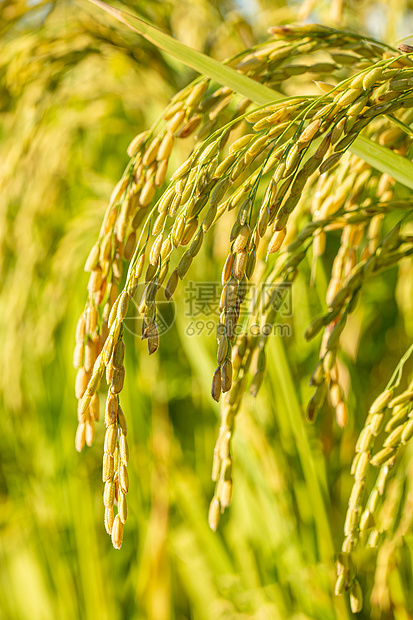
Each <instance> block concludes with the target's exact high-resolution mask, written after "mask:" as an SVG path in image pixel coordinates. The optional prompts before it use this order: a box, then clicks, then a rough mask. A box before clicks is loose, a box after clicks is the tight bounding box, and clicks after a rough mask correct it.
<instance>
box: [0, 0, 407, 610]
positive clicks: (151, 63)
mask: <svg viewBox="0 0 413 620" xmlns="http://www.w3.org/2000/svg"><path fill="white" fill-rule="evenodd" d="M124 4H125V5H129V6H130V7H132V8H134V9H135V10H137V11H138V13H139V14H140V15H142V16H143V17H144V18H147V19H148V20H149V21H151V22H152V23H154V24H156V25H158V26H159V27H160V28H162V29H163V30H164V31H166V32H169V33H171V34H172V35H173V36H175V37H176V38H178V39H179V40H181V41H183V42H184V43H186V44H188V45H190V46H192V47H194V48H196V49H199V50H201V51H204V52H206V53H208V54H210V55H212V56H213V57H215V58H217V59H220V60H221V59H223V58H225V57H227V56H229V55H232V54H234V53H236V52H237V51H240V50H242V49H244V48H245V47H248V46H250V45H252V44H253V43H254V42H256V41H261V40H264V39H265V38H266V36H267V35H266V30H267V28H268V27H269V26H270V25H272V24H274V25H275V24H282V23H291V22H296V21H304V22H306V21H311V22H313V21H316V22H320V23H324V24H328V25H339V26H340V27H348V28H350V29H352V30H358V31H361V32H363V31H364V32H368V33H369V34H370V35H372V36H375V37H378V38H382V39H383V40H384V41H386V42H388V43H393V42H394V41H396V40H397V39H398V38H400V37H402V36H404V35H406V34H408V33H409V32H411V31H413V3H412V2H408V1H406V0H392V1H390V0H389V2H369V1H363V0H362V1H357V0H354V1H353V2H346V1H345V0H341V1H340V0H335V1H332V2H322V1H317V0H312V1H306V2H293V1H290V2H288V1H287V2H286V1H283V0H272V1H271V0H262V1H261V0H242V1H240V2H235V1H232V0H223V1H218V0H187V1H186V0H174V1H173V2H164V1H160V0H159V1H156V0H153V1H151V2H143V1H139V0H125V1H124ZM0 31H1V38H2V52H1V55H0V196H1V200H0V506H1V509H0V583H1V586H0V617H1V618H5V619H6V618H7V619H10V620H15V619H16V620H17V619H26V618H27V619H29V618H30V620H49V619H50V620H55V619H59V620H65V619H70V620H72V619H73V618H81V619H82V620H83V619H88V620H89V619H90V620H91V619H96V618H99V619H102V620H105V619H109V618H110V619H111V620H112V619H113V620H116V619H119V620H120V619H122V620H123V619H129V618H130V619H139V620H140V619H142V620H144V619H145V620H146V619H147V620H192V619H193V620H213V619H221V618H222V619H229V620H232V619H234V620H236V619H245V620H246V619H257V620H278V619H280V620H284V619H287V618H288V619H289V618H291V619H293V618H294V619H295V620H304V619H310V618H311V619H315V620H324V619H325V620H330V619H341V618H350V617H351V616H352V614H351V612H350V611H349V609H348V605H347V602H346V601H345V600H344V599H343V598H335V597H334V595H333V594H332V588H333V584H334V554H335V553H336V551H337V550H338V549H339V548H340V545H341V539H342V528H343V521H344V515H345V510H346V504H347V498H348V493H349V490H350V488H351V483H352V481H351V477H350V474H349V467H350V463H351V460H352V456H353V449H354V444H355V440H356V437H357V434H358V432H359V430H360V428H361V427H362V426H363V422H364V419H365V415H366V411H367V409H368V406H369V404H370V402H371V401H372V400H373V398H374V397H375V396H376V395H377V394H378V393H380V391H381V390H382V389H383V387H384V386H385V384H386V383H387V380H388V379H389V377H390V374H391V372H392V369H393V368H394V366H395V365H396V363H397V361H398V360H399V358H400V356H401V354H402V353H403V352H404V351H405V349H406V348H407V346H408V344H409V339H411V337H412V335H413V295H412V292H413V291H412V284H411V278H410V274H411V263H410V262H406V264H405V265H404V267H403V268H402V270H403V269H405V273H406V276H405V277H404V278H399V284H398V286H397V287H396V285H395V281H396V279H395V277H394V271H390V272H388V273H386V274H385V276H384V277H383V278H382V279H381V280H380V281H379V282H377V281H376V282H374V283H372V286H371V288H369V287H367V290H366V291H365V293H364V303H363V305H362V308H361V309H360V310H359V311H357V312H356V313H355V314H354V317H352V319H351V321H350V325H349V326H348V328H347V329H348V332H347V334H348V338H347V340H348V342H349V343H350V345H349V346H348V347H347V348H344V351H343V355H342V362H341V364H342V376H343V377H344V381H345V385H346V389H347V394H348V404H349V411H350V419H349V425H348V427H347V428H346V429H345V430H344V431H342V430H340V429H339V428H338V427H337V425H336V423H335V422H334V421H333V419H332V416H331V414H329V413H328V412H325V414H324V415H322V416H321V417H320V419H319V420H318V421H317V423H316V425H315V426H312V427H310V426H308V425H307V423H306V422H305V419H304V415H303V410H304V409H303V405H304V404H305V403H306V401H307V400H308V397H309V396H310V394H311V390H310V388H309V387H308V377H309V375H310V374H311V370H312V367H313V366H314V363H315V361H316V359H317V347H316V345H309V344H305V343H304V338H303V331H304V327H305V325H306V324H308V323H309V322H310V320H311V318H312V317H313V316H314V315H315V314H316V313H317V312H320V310H321V308H322V305H323V299H324V296H325V291H326V283H327V277H326V275H325V272H324V271H323V269H319V270H318V276H317V281H316V286H314V287H313V288H310V287H309V286H308V281H309V272H310V265H307V267H305V269H304V271H303V273H302V274H301V276H300V277H299V278H298V281H297V284H296V286H295V289H294V306H293V307H294V313H293V317H292V319H291V326H292V328H293V332H292V333H293V335H292V336H291V337H290V338H288V339H282V338H276V337H274V338H271V339H270V340H271V341H270V344H269V348H268V370H267V378H266V381H265V383H264V385H263V388H262V390H261V392H260V395H259V396H258V398H257V399H256V400H254V399H253V398H252V397H250V396H249V395H247V396H246V397H245V399H244V403H243V407H242V411H241V413H240V415H239V417H238V419H237V428H236V436H235V441H234V460H235V467H236V471H235V476H234V483H235V493H234V500H233V505H232V507H231V509H230V510H229V511H228V514H225V516H224V517H223V518H222V520H221V522H220V527H219V531H218V532H217V533H215V534H214V533H212V532H211V531H210V530H209V528H208V524H207V511H208V503H209V500H210V497H211V495H212V492H213V484H212V482H211V480H210V469H211V463H212V454H213V448H214V443H215V436H216V432H217V427H218V415H219V411H218V406H217V405H216V404H215V403H213V401H212V400H211V398H210V396H209V390H210V377H211V375H212V372H213V369H214V354H215V353H214V351H215V339H214V337H213V335H208V334H207V333H205V332H204V333H203V334H202V335H200V336H190V335H188V333H187V332H188V329H187V327H188V323H189V319H187V318H186V317H183V316H182V314H179V313H178V316H177V319H176V322H175V325H174V328H173V329H171V330H170V331H169V332H168V333H167V334H166V335H165V336H163V337H162V341H161V347H160V350H159V351H158V353H157V354H156V355H155V356H153V357H151V358H148V356H147V352H146V347H143V346H141V342H140V340H139V339H138V338H136V337H133V335H132V334H127V335H126V349H127V360H126V372H127V381H126V386H125V390H124V393H123V394H124V395H123V397H122V398H123V405H124V410H125V412H126V414H127V418H128V421H129V433H128V438H129V444H130V450H131V462H130V466H129V475H130V492H129V494H128V504H129V518H128V522H127V526H126V528H125V536H124V543H123V547H122V549H121V551H115V550H114V549H113V548H112V545H111V543H110V539H109V538H108V537H107V535H106V533H105V531H104V527H103V507H102V500H101V494H102V489H103V484H102V482H101V445H102V442H103V434H104V428H103V423H100V424H99V425H98V427H97V433H96V439H95V444H94V446H93V447H92V448H89V449H87V450H86V451H84V452H83V453H82V454H80V455H79V454H77V453H76V451H75V449H74V434H75V430H76V424H77V420H76V401H75V396H74V387H73V386H74V379H75V371H74V370H73V368H72V348H73V344H74V332H75V325H76V321H77V317H78V316H79V314H80V313H81V311H82V309H83V305H84V301H85V297H86V286H87V274H86V273H85V272H84V271H83V264H84V261H85V259H86V257H87V254H88V251H89V249H90V247H91V245H92V244H93V242H94V240H95V238H96V236H97V233H98V230H99V227H100V221H101V218H102V217H103V214H104V211H105V208H106V204H107V201H108V198H109V196H110V194H111V191H112V188H113V186H114V185H115V183H116V182H117V181H118V180H119V178H120V177H121V174H122V171H123V168H124V167H125V165H126V163H127V161H128V158H127V155H126V148H127V145H128V143H129V142H130V140H131V139H132V138H133V136H134V135H135V134H136V133H138V132H139V131H142V130H143V129H145V128H146V127H148V126H149V125H150V124H151V123H152V122H153V121H154V120H155V119H156V118H157V116H158V115H159V114H160V112H161V111H162V109H163V107H164V106H166V104H167V103H168V101H169V99H170V97H171V96H172V95H173V94H174V93H175V92H176V91H177V90H178V89H179V88H181V87H183V86H184V85H186V84H187V83H188V82H189V81H190V80H191V79H192V78H193V77H194V74H193V73H192V72H191V71H190V70H188V69H187V68H185V67H183V66H181V65H180V64H179V63H178V62H177V61H175V60H173V59H171V58H169V57H167V56H166V55H164V54H162V53H160V52H159V51H157V50H156V49H155V48H154V47H153V46H152V45H150V44H149V43H147V42H145V41H144V40H143V39H141V38H139V37H137V36H135V35H134V34H133V33H130V32H128V31H127V30H126V29H125V28H122V27H121V26H118V25H116V24H115V23H114V22H113V21H112V20H111V19H109V18H106V17H105V16H104V15H103V14H102V13H101V12H100V11H99V10H98V9H96V8H95V7H93V6H91V5H88V3H87V2H86V1H80V0H79V2H74V1H73V2H70V1H66V0H59V1H56V2H50V1H44V0H43V1H36V0H3V2H1V4H0ZM183 156H184V154H183V153H180V152H179V151H178V152H177V154H176V155H175V160H174V164H176V165H179V163H180V161H181V160H182V158H183ZM180 157H181V159H180ZM209 251H210V252H212V257H213V258H216V259H217V260H208V261H198V264H197V265H195V266H194V268H193V271H192V272H191V277H192V278H193V279H197V280H205V281H214V280H219V278H220V274H219V264H220V263H221V262H222V259H223V258H224V256H223V252H224V251H225V250H221V249H220V243H219V235H217V239H216V243H215V244H214V245H213V247H212V248H210V250H209ZM324 260H325V263H326V265H328V261H329V248H328V247H327V251H326V255H325V257H324ZM400 282H401V284H400ZM182 295H183V292H182V291H181V292H180V293H178V297H177V305H178V307H179V304H180V303H181V304H182ZM180 296H181V297H180ZM180 300H181V301H180ZM103 397H104V396H103V394H102V398H103ZM410 453H411V451H410ZM408 463H409V451H407V452H406V454H405V455H404V457H403V468H402V469H403V471H405V472H406V471H407V474H408V475H407V477H406V476H405V477H403V478H400V479H398V478H397V477H395V478H394V481H393V484H392V486H391V493H393V496H392V497H393V500H392V501H393V504H394V503H396V504H397V501H398V500H397V498H398V497H402V495H403V494H405V493H407V491H408V488H410V484H411V483H410V477H409V465H408ZM410 469H411V467H410ZM394 498H395V499H394ZM395 519H396V517H395ZM390 530H392V528H390ZM390 540H391V535H390ZM412 545H413V538H412V536H411V535H409V536H407V537H406V538H405V540H404V544H403V546H402V547H397V549H396V551H395V552H394V549H392V553H390V552H389V553H388V555H387V556H383V557H380V558H379V560H380V561H379V562H378V564H377V568H375V566H376V560H377V557H376V555H375V554H374V552H373V551H371V552H369V553H370V555H368V554H367V552H364V554H367V555H365V556H364V557H363V558H362V559H363V567H364V568H363V571H364V572H362V573H361V581H362V585H363V587H364V589H365V592H366V604H365V607H364V610H363V612H362V614H361V615H360V617H363V618H369V617H377V618H378V617H380V616H381V617H383V618H393V617H394V618H396V619H399V618H400V619H403V620H404V619H408V618H410V617H411V613H412V610H413V592H412V589H411V583H412V568H411V567H412V553H413V546H412ZM380 562H381V563H380ZM386 562H387V564H386ZM383 565H386V570H384V572H383ZM380 569H381V572H380ZM380 610H381V611H380Z"/></svg>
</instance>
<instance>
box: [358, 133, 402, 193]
mask: <svg viewBox="0 0 413 620" xmlns="http://www.w3.org/2000/svg"><path fill="white" fill-rule="evenodd" d="M350 150H351V152H352V153H354V155H357V156H358V157H360V158H361V159H364V161H366V162H367V163H368V164H370V166H373V168H376V169H377V170H380V172H387V174H389V175H390V176H391V177H393V178H394V179H396V181H399V183H402V184H403V185H405V186H406V187H409V188H410V189H413V176H412V175H413V163H412V162H411V161H409V160H408V159H407V158H406V157H402V156H401V155H398V154H397V153H394V152H393V151H391V150H390V149H388V148H386V147H385V146H381V145H380V144H377V143H376V142H373V141H372V140H369V139H368V138H365V137H364V136H359V137H358V138H357V140H356V141H355V142H354V143H353V144H352V146H351V149H350Z"/></svg>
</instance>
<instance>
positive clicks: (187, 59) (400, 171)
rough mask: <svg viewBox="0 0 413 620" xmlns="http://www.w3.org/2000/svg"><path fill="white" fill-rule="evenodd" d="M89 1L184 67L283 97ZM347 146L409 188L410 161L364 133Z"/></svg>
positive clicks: (412, 181)
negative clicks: (173, 57)
mask: <svg viewBox="0 0 413 620" xmlns="http://www.w3.org/2000/svg"><path fill="white" fill-rule="evenodd" d="M89 2H91V3H92V4H95V5H96V6H98V7H100V8H101V9H103V10H104V11H106V12H107V13H109V14H110V15H112V16H113V17H115V18H116V19H117V20H119V21H120V22H122V23H123V24H125V25H126V26H128V28H131V29H132V30H134V31H135V32H137V33H138V34H140V35H142V36H143V37H145V39H147V40H148V41H150V42H151V43H153V44H154V45H156V46H157V47H159V48H160V49H162V50H164V51H165V52H167V53H168V54H171V55H172V56H175V58H177V59H178V60H180V61H181V62H182V63H184V64H185V65H187V66H188V67H191V68H192V69H195V70H196V71H198V72H199V73H201V74H202V75H206V76H208V77H210V78H211V79H213V80H215V81H216V82H218V84H221V85H223V86H228V87H229V88H231V89H232V90H234V91H236V92H237V93H239V94H240V95H243V96H244V97H248V99H251V101H253V102H254V103H257V104H258V105H264V104H266V103H268V104H269V103H272V102H273V101H275V100H277V99H280V98H282V97H283V96H282V95H281V94H280V93H278V92H277V91H275V90H272V89H271V88H268V87H267V86H264V85H263V84H259V83H258V82H256V81H255V80H252V79H251V78H248V77H246V76H245V75H241V74H240V73H238V72H237V71H235V69H232V68H231V67H228V66H226V65H224V64H222V63H220V62H218V61H217V60H214V59H213V58H210V57H209V56H206V55H205V54H201V53H200V52H197V51H195V50H193V49H191V48H190V47H188V46H187V45H185V44H184V43H181V42H179V41H176V40H175V39H173V38H172V37H170V36H169V35H167V34H165V33H164V32H162V31H161V30H159V29H158V28H155V26H152V25H151V24H148V23H147V22H146V21H144V20H143V19H141V18H139V17H135V16H134V15H131V14H130V13H127V12H125V11H122V10H120V9H117V8H115V7H113V6H110V5H108V4H106V3H105V2H102V0H89ZM349 148H350V151H351V152H352V153H354V154H355V155H357V156H358V157H361V159H364V161H366V162H367V163H368V164H370V165H371V166H372V167H373V168H376V169H377V170H379V171H380V172H386V173H387V174H389V175H390V176H392V177H393V178H394V179H396V181H399V183H402V184H403V185H405V186H406V187H409V188H410V189H413V163H412V162H411V161H409V160H408V159H407V158H406V157H402V156H401V155H398V154H397V153H394V152H393V151H391V150H390V149H388V148H386V147H384V146H380V145H379V144H377V143H375V142H373V141H372V140H370V139H369V138H366V137H364V136H359V137H358V138H357V139H356V140H355V141H354V142H353V144H352V145H351V146H350V147H349Z"/></svg>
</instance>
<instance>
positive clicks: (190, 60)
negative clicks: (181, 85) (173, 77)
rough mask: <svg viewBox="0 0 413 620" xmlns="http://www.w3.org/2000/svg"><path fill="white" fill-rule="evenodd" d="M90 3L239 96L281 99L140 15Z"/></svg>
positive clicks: (265, 100) (97, 0) (260, 100)
mask: <svg viewBox="0 0 413 620" xmlns="http://www.w3.org/2000/svg"><path fill="white" fill-rule="evenodd" d="M89 2H91V3H92V4H95V5H96V6H98V7H100V8H101V9H103V10H104V11H106V12H107V13H109V14H110V15H112V16H113V17H115V18H116V19H117V20H119V21H120V22H122V23H123V24H125V26H128V28H130V29H131V30H134V31H135V32H137V33H138V34H140V35H142V36H143V37H145V39H147V40H148V41H150V43H153V44H154V45H156V46H157V47H159V48H160V49H161V50H163V51H164V52H167V53H168V54H170V55H171V56H174V57H175V58H177V59H178V60H180V61H181V62H183V63H184V64H185V65H187V66H188V67H191V68H192V69H195V71H198V72H199V73H201V74H203V75H206V76H208V77H210V78H211V79H213V80H216V81H217V82H218V83H219V84H222V85H225V86H228V87H229V88H231V89H232V90H235V91H236V92H238V93H239V94H241V95H244V96H246V97H248V98H249V99H251V100H252V101H254V102H255V103H258V104H260V105H262V104H265V103H268V102H270V101H275V100H276V99H280V98H281V97H282V95H281V94H280V93H278V92H277V91H275V90H272V89H271V88H268V87H267V86H263V85H262V84H259V83H258V82H255V81H254V80H251V79H250V78H248V77H246V76H244V75H241V74H240V73H237V71H235V70H234V69H231V67H228V66H226V65H223V64H221V63H220V62H218V61H217V60H215V59H213V58H210V57H209V56H206V55H205V54H202V53H201V52H197V51H196V50H194V49H191V48H190V47H188V46H187V45H185V44H184V43H181V42H180V41H177V40H176V39H174V38H173V37H171V36H169V35H168V34H165V33H164V32H162V31H161V30H159V29H158V28H155V26H152V25H151V24H148V22H146V21H144V20H143V19H141V18H140V17H136V16H135V15H132V14H131V13H127V12H125V11H122V10H120V9H116V8H115V7H113V6H110V5H108V4H106V3H105V2H102V0H89Z"/></svg>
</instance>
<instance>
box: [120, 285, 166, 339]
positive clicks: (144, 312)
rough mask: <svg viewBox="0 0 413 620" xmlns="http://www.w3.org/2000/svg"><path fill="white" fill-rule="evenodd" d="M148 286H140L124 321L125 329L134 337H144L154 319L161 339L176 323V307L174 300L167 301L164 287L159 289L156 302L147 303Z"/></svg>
mask: <svg viewBox="0 0 413 620" xmlns="http://www.w3.org/2000/svg"><path fill="white" fill-rule="evenodd" d="M146 288H147V286H146V284H139V285H138V288H137V289H136V293H135V295H134V297H133V299H131V300H130V302H129V310H128V314H127V316H126V318H125V319H124V321H123V325H124V328H125V329H126V330H127V331H128V332H129V333H131V334H133V335H134V336H139V338H141V337H143V334H144V332H145V326H146V324H147V323H148V318H149V320H150V321H152V319H153V320H154V321H155V322H156V326H157V328H158V333H159V337H161V336H163V335H164V334H166V332H167V331H169V329H170V328H171V327H172V325H173V324H174V322H175V316H176V305H175V301H174V299H173V298H172V299H169V300H168V299H166V297H165V289H164V287H163V286H160V287H159V288H158V291H157V293H156V299H155V302H152V303H149V304H148V303H145V292H146Z"/></svg>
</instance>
